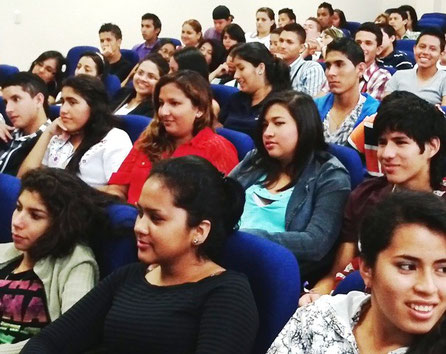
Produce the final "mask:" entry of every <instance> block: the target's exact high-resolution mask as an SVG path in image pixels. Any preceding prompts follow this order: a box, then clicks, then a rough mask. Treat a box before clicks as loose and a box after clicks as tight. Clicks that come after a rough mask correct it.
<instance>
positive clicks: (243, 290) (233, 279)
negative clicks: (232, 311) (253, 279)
mask: <svg viewBox="0 0 446 354" xmlns="http://www.w3.org/2000/svg"><path fill="white" fill-rule="evenodd" d="M206 280H207V281H206ZM202 286H203V287H204V288H207V289H209V290H211V289H214V290H212V291H215V289H219V290H218V291H219V292H220V294H223V293H224V294H226V296H228V297H231V298H234V299H235V298H240V297H241V296H242V297H244V296H245V295H246V294H251V286H250V285H249V281H248V278H247V277H246V275H244V274H242V273H239V272H236V271H233V270H229V269H228V270H226V271H224V272H223V273H221V274H220V275H218V276H214V277H209V278H206V279H205V281H204V282H202Z"/></svg>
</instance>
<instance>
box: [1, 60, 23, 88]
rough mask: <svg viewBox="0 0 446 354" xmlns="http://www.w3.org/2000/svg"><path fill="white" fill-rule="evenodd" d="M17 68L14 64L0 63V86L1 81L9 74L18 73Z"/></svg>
mask: <svg viewBox="0 0 446 354" xmlns="http://www.w3.org/2000/svg"><path fill="white" fill-rule="evenodd" d="M18 72H19V69H18V68H17V67H16V66H12V65H6V64H2V65H0V86H2V84H3V82H4V81H5V80H7V79H8V78H9V77H10V76H12V75H14V74H15V73H18Z"/></svg>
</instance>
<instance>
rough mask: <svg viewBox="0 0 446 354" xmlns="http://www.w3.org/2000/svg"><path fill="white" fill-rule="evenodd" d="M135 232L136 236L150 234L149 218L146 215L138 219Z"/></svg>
mask: <svg viewBox="0 0 446 354" xmlns="http://www.w3.org/2000/svg"><path fill="white" fill-rule="evenodd" d="M133 230H134V231H135V234H136V235H138V234H139V235H147V234H148V233H149V231H148V230H149V228H148V223H147V217H146V216H145V215H143V216H142V217H138V218H137V219H136V222H135V226H134V228H133Z"/></svg>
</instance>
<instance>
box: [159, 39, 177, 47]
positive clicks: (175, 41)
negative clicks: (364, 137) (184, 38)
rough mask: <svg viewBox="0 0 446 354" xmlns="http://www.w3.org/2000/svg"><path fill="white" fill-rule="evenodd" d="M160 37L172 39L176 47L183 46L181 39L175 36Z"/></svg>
mask: <svg viewBox="0 0 446 354" xmlns="http://www.w3.org/2000/svg"><path fill="white" fill-rule="evenodd" d="M159 39H168V40H170V41H172V43H173V44H174V46H175V47H180V46H181V41H180V40H179V39H176V38H173V37H162V38H159Z"/></svg>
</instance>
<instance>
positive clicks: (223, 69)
mask: <svg viewBox="0 0 446 354" xmlns="http://www.w3.org/2000/svg"><path fill="white" fill-rule="evenodd" d="M228 72H229V68H228V64H226V63H223V64H220V65H219V66H218V68H217V69H216V70H215V76H217V77H218V76H221V75H224V74H227V73H228Z"/></svg>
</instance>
